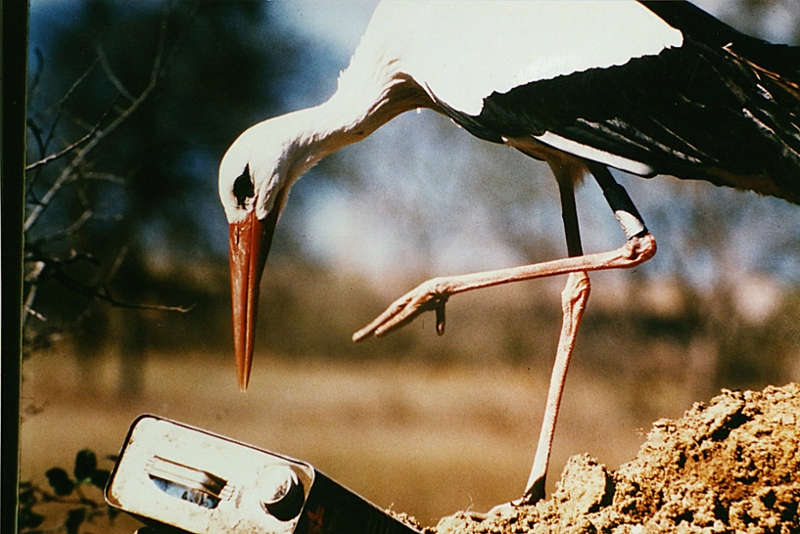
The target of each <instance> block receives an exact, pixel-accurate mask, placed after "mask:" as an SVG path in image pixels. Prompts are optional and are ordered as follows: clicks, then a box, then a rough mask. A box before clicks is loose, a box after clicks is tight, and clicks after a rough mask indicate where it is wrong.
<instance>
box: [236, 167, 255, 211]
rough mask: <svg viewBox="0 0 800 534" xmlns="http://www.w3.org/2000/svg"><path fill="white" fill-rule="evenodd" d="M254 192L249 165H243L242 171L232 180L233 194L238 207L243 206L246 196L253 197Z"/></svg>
mask: <svg viewBox="0 0 800 534" xmlns="http://www.w3.org/2000/svg"><path fill="white" fill-rule="evenodd" d="M255 194H256V191H255V187H254V185H253V179H252V178H251V177H250V165H245V166H244V171H243V172H242V174H240V175H239V177H238V178H236V180H234V181H233V196H235V197H236V203H237V204H238V205H239V207H240V208H244V203H245V201H246V200H247V199H248V198H253V195H255Z"/></svg>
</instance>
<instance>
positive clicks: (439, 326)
mask: <svg viewBox="0 0 800 534" xmlns="http://www.w3.org/2000/svg"><path fill="white" fill-rule="evenodd" d="M444 304H445V303H444V301H442V303H441V304H439V305H438V306H436V333H437V334H439V335H440V336H441V335H443V334H444Z"/></svg>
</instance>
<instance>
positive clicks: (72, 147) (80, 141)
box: [25, 95, 120, 172]
mask: <svg viewBox="0 0 800 534" xmlns="http://www.w3.org/2000/svg"><path fill="white" fill-rule="evenodd" d="M119 96H120V95H117V96H116V97H115V98H114V100H113V101H112V102H111V105H110V106H108V108H106V110H105V111H104V112H103V114H102V115H101V116H100V119H98V121H97V123H96V124H95V125H94V128H92V131H90V132H89V133H87V134H86V135H84V136H83V137H81V138H80V139H78V140H77V141H75V142H74V143H72V144H71V145H69V146H67V147H66V148H64V149H63V150H61V151H59V152H56V153H55V154H50V155H49V156H47V157H46V158H42V159H40V160H39V161H35V162H33V163H31V164H30V165H27V166H26V167H25V171H26V172H27V171H32V170H33V169H35V168H37V167H41V166H42V165H47V164H48V163H50V162H51V161H55V160H57V159H58V158H60V157H62V156H65V155H67V154H69V153H70V152H72V151H73V150H75V149H76V148H78V147H79V146H80V145H82V144H83V143H85V142H86V141H88V140H89V139H91V138H92V136H93V135H96V134H97V132H99V131H100V125H101V124H103V121H104V120H105V118H106V117H108V115H109V114H111V111H112V110H113V109H114V106H116V104H117V101H118V100H119Z"/></svg>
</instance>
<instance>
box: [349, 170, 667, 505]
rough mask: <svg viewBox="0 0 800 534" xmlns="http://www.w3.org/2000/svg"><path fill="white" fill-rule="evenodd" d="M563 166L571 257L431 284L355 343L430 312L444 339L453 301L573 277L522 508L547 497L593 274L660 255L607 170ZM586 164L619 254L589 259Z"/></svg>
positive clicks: (563, 197) (565, 294)
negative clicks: (581, 219) (583, 225)
mask: <svg viewBox="0 0 800 534" xmlns="http://www.w3.org/2000/svg"><path fill="white" fill-rule="evenodd" d="M558 163H559V162H551V168H552V169H553V171H554V174H555V175H556V178H557V180H558V183H559V190H560V192H561V205H562V214H563V218H564V230H565V233H566V237H567V250H568V253H569V256H570V257H568V258H564V259H560V260H555V261H549V262H544V263H537V264H532V265H523V266H521V267H514V268H510V269H500V270H496V271H487V272H482V273H474V274H468V275H461V276H453V277H442V278H434V279H431V280H428V281H427V282H425V283H423V284H421V285H419V286H418V287H417V288H416V289H414V290H412V291H410V292H408V293H406V294H405V295H404V296H403V297H401V298H399V299H397V300H396V301H395V302H394V303H392V305H391V306H389V308H388V309H387V310H386V311H384V312H383V313H382V314H381V315H379V316H378V317H377V318H376V319H375V320H374V321H372V322H371V323H370V324H369V325H367V326H366V327H364V328H362V329H361V330H359V331H358V332H356V333H355V334H354V335H353V340H354V341H359V340H361V339H364V338H365V337H367V336H370V335H375V336H381V335H384V334H387V333H388V332H390V331H392V330H395V329H397V328H400V327H401V326H403V325H405V324H407V323H409V322H411V321H412V320H413V319H414V318H416V317H417V316H418V315H420V314H422V313H423V312H425V311H429V310H434V311H435V312H436V330H437V332H439V334H442V333H443V332H444V307H445V304H446V302H447V299H448V298H449V297H450V296H452V295H455V294H457V293H462V292H465V291H471V290H473V289H480V288H484V287H491V286H495V285H500V284H507V283H510V282H518V281H522V280H531V279H534V278H542V277H545V276H555V275H559V274H569V275H570V276H569V279H568V280H567V285H566V287H565V288H564V291H563V293H562V310H563V324H562V327H561V335H560V338H559V344H558V351H557V353H556V360H555V363H554V366H553V374H552V376H551V379H550V388H549V392H548V398H547V407H546V409H545V416H544V422H543V424H542V430H541V433H540V435H539V444H538V446H537V450H536V457H535V459H534V464H533V468H532V470H531V474H530V477H529V479H528V484H527V485H526V488H525V494H524V496H523V498H522V499H521V501H520V503H522V504H530V503H534V502H536V501H538V500H539V499H541V498H542V497H544V483H545V477H546V475H547V465H548V463H549V460H550V450H551V447H552V443H553V433H554V430H555V425H556V419H557V417H558V409H559V406H560V403H561V394H562V393H563V390H564V381H565V378H566V373H567V369H568V367H569V360H570V357H571V355H572V349H573V347H574V343H575V337H576V335H577V331H578V326H579V324H580V320H581V317H582V315H583V310H584V309H585V307H586V301H587V299H588V298H589V276H588V274H587V272H588V271H598V270H605V269H622V268H630V267H635V266H637V265H639V264H641V263H644V262H645V261H647V260H649V259H650V258H652V257H653V255H654V254H655V253H656V242H655V239H654V238H653V236H652V235H651V234H650V232H649V231H648V230H647V228H646V227H645V225H644V222H643V221H642V218H641V216H640V215H639V213H638V211H637V210H636V207H635V206H634V205H633V202H631V200H630V198H629V197H628V194H627V193H626V192H625V190H624V189H623V188H622V186H620V185H618V184H617V183H616V182H615V181H614V178H613V177H612V176H611V173H610V172H609V171H608V169H607V168H606V167H605V166H603V165H599V164H593V163H589V162H586V163H582V164H581V165H578V166H576V165H574V163H575V162H574V161H573V162H572V163H573V164H572V165H562V166H559V165H558ZM561 163H563V161H562V162H561ZM584 164H585V165H586V167H588V169H589V171H590V172H591V173H592V175H593V176H594V177H595V179H596V180H597V183H598V184H599V185H600V187H601V189H602V190H603V195H604V196H605V197H606V200H607V201H608V203H609V206H611V209H612V210H613V211H614V214H615V215H616V217H617V220H618V221H619V223H620V226H621V227H622V230H623V231H624V232H625V235H626V237H627V238H628V239H627V242H626V243H625V245H624V246H622V247H620V248H618V249H616V250H612V251H610V252H602V253H596V254H583V251H582V247H581V241H580V232H579V227H578V220H577V214H576V210H575V198H574V194H573V189H572V185H573V183H574V177H575V174H576V172H583V170H584V166H583V165H584ZM502 507H503V506H501V508H502Z"/></svg>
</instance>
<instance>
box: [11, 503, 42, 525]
mask: <svg viewBox="0 0 800 534" xmlns="http://www.w3.org/2000/svg"><path fill="white" fill-rule="evenodd" d="M17 520H18V521H19V528H20V530H22V529H26V528H36V527H38V526H39V525H41V524H42V521H44V516H43V515H40V514H37V513H36V512H34V511H33V510H31V509H30V508H29V507H27V506H24V507H22V508H20V509H19V514H18V515H17Z"/></svg>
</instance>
